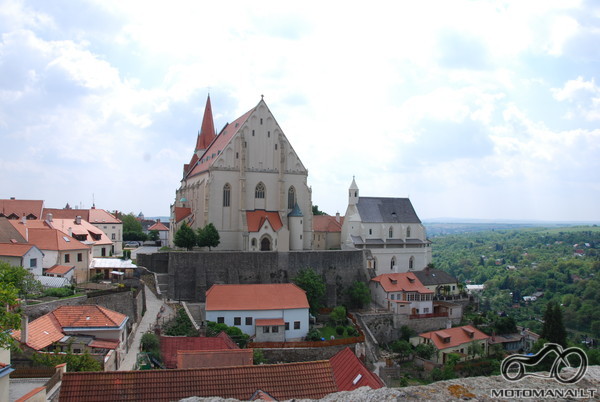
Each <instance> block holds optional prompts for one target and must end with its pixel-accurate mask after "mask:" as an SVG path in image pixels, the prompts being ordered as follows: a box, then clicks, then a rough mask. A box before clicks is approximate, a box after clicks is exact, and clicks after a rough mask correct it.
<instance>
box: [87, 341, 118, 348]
mask: <svg viewBox="0 0 600 402" xmlns="http://www.w3.org/2000/svg"><path fill="white" fill-rule="evenodd" d="M119 343H120V342H119V341H118V340H116V339H94V340H93V341H91V342H90V345H89V346H90V347H91V348H98V349H116V348H118V347H119Z"/></svg>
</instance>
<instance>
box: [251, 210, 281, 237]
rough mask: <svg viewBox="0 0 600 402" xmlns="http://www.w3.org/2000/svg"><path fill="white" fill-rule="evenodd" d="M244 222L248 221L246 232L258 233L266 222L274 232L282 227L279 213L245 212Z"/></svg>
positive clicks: (263, 211)
mask: <svg viewBox="0 0 600 402" xmlns="http://www.w3.org/2000/svg"><path fill="white" fill-rule="evenodd" d="M246 220H247V221H248V232H258V231H259V230H260V228H261V227H262V226H263V225H264V224H265V222H266V221H269V225H271V227H272V228H273V230H274V231H276V232H277V231H278V230H279V229H281V227H282V226H283V224H282V223H281V217H280V216H279V212H273V211H265V210H263V209H257V210H255V211H247V212H246Z"/></svg>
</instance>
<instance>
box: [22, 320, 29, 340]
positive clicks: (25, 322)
mask: <svg viewBox="0 0 600 402" xmlns="http://www.w3.org/2000/svg"><path fill="white" fill-rule="evenodd" d="M28 326H29V316H27V314H23V316H22V317H21V343H27V327H28Z"/></svg>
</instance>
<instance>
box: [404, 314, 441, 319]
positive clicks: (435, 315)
mask: <svg viewBox="0 0 600 402" xmlns="http://www.w3.org/2000/svg"><path fill="white" fill-rule="evenodd" d="M435 317H448V313H430V314H411V315H410V316H408V318H410V319H411V320H414V319H416V318H435Z"/></svg>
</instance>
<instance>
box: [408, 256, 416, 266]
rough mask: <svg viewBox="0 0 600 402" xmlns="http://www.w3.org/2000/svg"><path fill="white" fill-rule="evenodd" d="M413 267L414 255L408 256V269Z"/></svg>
mask: <svg viewBox="0 0 600 402" xmlns="http://www.w3.org/2000/svg"><path fill="white" fill-rule="evenodd" d="M414 268H415V257H410V258H409V259H408V269H414Z"/></svg>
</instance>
